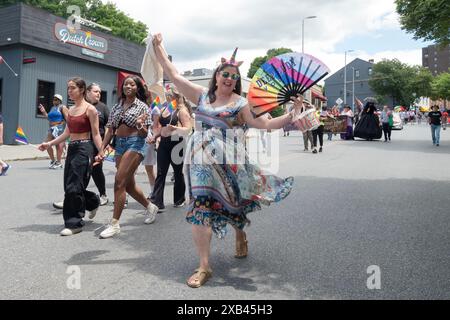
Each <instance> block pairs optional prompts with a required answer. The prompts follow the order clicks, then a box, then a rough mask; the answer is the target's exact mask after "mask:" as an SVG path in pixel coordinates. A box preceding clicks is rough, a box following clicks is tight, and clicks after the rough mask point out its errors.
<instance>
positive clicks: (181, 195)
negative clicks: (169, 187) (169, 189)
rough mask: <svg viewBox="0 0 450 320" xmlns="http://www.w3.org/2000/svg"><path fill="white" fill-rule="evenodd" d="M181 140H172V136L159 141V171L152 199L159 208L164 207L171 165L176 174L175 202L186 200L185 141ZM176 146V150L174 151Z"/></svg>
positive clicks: (179, 202)
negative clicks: (184, 173)
mask: <svg viewBox="0 0 450 320" xmlns="http://www.w3.org/2000/svg"><path fill="white" fill-rule="evenodd" d="M180 141H181V142H180ZM180 141H170V138H162V139H161V142H160V143H159V147H158V151H157V156H156V161H157V165H158V171H157V174H156V181H155V188H154V189H153V194H152V198H151V201H152V202H153V203H154V204H155V205H157V206H158V207H159V208H164V187H165V185H166V177H167V172H168V171H169V166H170V165H172V168H173V171H174V174H175V184H174V187H173V202H174V204H181V203H182V202H184V201H185V191H186V184H185V182H184V176H183V161H182V159H183V149H184V146H185V143H184V141H183V140H180ZM174 148H175V151H173V150H174ZM172 151H173V153H174V155H175V157H174V158H172ZM179 160H181V161H179Z"/></svg>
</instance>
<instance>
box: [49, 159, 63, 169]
mask: <svg viewBox="0 0 450 320" xmlns="http://www.w3.org/2000/svg"><path fill="white" fill-rule="evenodd" d="M62 168H63V165H62V164H61V162H59V161H55V163H54V164H53V166H51V167H50V169H54V170H56V169H62Z"/></svg>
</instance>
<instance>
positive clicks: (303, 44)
mask: <svg viewBox="0 0 450 320" xmlns="http://www.w3.org/2000/svg"><path fill="white" fill-rule="evenodd" d="M314 18H317V16H309V17H306V18H303V20H302V53H305V41H304V38H305V20H306V19H314Z"/></svg>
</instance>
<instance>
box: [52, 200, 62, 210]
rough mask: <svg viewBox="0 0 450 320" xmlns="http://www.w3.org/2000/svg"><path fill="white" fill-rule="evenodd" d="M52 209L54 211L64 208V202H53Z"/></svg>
mask: <svg viewBox="0 0 450 320" xmlns="http://www.w3.org/2000/svg"><path fill="white" fill-rule="evenodd" d="M53 208H55V209H63V208H64V200H63V201H59V202H53Z"/></svg>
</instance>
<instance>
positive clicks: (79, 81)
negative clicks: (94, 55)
mask: <svg viewBox="0 0 450 320" xmlns="http://www.w3.org/2000/svg"><path fill="white" fill-rule="evenodd" d="M69 82H73V83H75V85H76V86H77V88H78V89H80V90H83V98H84V99H86V94H87V89H86V81H84V80H83V78H80V77H73V78H71V79H69V81H67V83H69Z"/></svg>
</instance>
